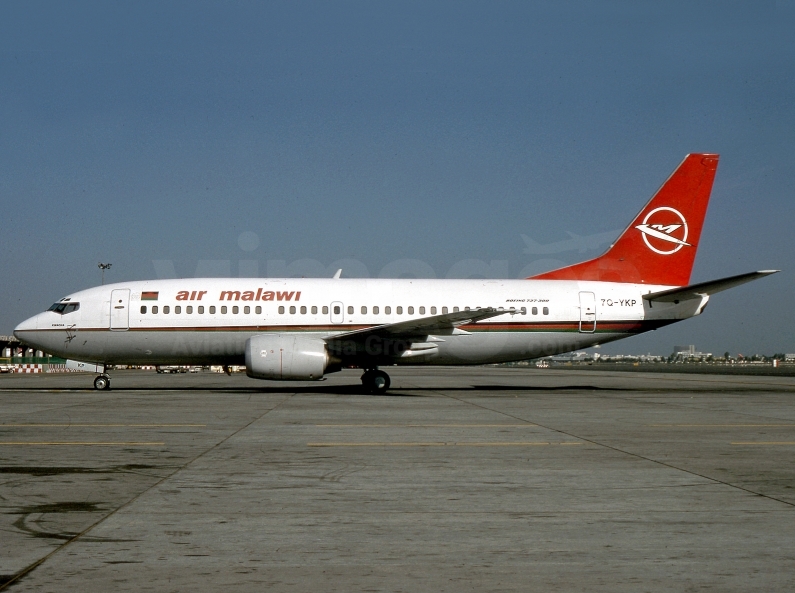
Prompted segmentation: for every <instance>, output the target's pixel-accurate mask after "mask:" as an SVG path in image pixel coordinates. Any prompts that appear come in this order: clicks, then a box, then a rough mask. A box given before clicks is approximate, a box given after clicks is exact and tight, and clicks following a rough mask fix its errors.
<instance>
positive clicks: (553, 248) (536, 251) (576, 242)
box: [522, 230, 620, 255]
mask: <svg viewBox="0 0 795 593" xmlns="http://www.w3.org/2000/svg"><path fill="white" fill-rule="evenodd" d="M619 232H620V231H619V230H615V231H608V232H606V233H596V234H594V235H588V236H585V237H583V236H582V235H577V234H575V233H571V232H569V231H566V234H567V235H568V236H569V237H571V239H567V240H566V241H555V242H554V243H546V244H544V245H542V244H541V243H538V242H537V241H534V240H533V239H531V238H530V237H528V236H527V235H522V241H524V244H525V249H524V252H525V253H526V254H528V255H552V254H554V253H564V252H566V251H579V252H580V253H585V252H586V251H591V250H592V249H596V248H597V247H599V246H600V245H603V244H604V243H610V242H611V241H612V240H613V239H615V238H616V237H617V236H618V233H619Z"/></svg>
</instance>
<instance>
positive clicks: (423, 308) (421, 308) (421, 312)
mask: <svg viewBox="0 0 795 593" xmlns="http://www.w3.org/2000/svg"><path fill="white" fill-rule="evenodd" d="M420 315H425V307H420Z"/></svg>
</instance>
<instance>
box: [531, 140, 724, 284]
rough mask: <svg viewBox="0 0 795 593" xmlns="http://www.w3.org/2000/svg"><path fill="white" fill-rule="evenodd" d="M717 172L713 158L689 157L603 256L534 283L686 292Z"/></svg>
mask: <svg viewBox="0 0 795 593" xmlns="http://www.w3.org/2000/svg"><path fill="white" fill-rule="evenodd" d="M717 168H718V155H717V154H689V155H687V156H686V157H685V160H684V161H682V164H681V165H679V167H678V168H677V169H676V171H674V172H673V174H672V175H671V176H670V177H669V178H668V181H666V182H665V183H664V184H663V185H662V187H661V188H660V189H659V190H657V193H656V194H654V197H653V198H652V199H651V200H650V201H649V203H648V204H646V206H645V207H644V208H643V210H641V211H640V214H638V216H637V217H636V218H635V220H633V221H632V224H630V225H629V226H628V227H627V228H626V230H625V231H624V232H623V233H621V236H620V237H619V238H618V240H617V241H616V242H615V243H613V245H612V246H611V247H610V249H608V250H607V252H606V253H605V254H604V255H602V256H600V257H597V258H596V259H591V260H588V261H585V262H582V263H579V264H574V265H573V266H567V267H565V268H560V269H559V270H553V271H551V272H545V273H543V274H539V275H537V276H532V278H533V279H543V280H601V281H604V282H632V283H636V284H641V283H643V284H663V285H668V286H686V285H687V284H688V283H689V282H690V271H691V270H692V269H693V261H694V260H695V258H696V249H697V248H698V240H699V238H700V237H701V227H702V226H703V225H704V216H705V215H706V213H707V204H708V203H709V194H710V192H711V191H712V181H713V180H714V179H715V171H716V169H717Z"/></svg>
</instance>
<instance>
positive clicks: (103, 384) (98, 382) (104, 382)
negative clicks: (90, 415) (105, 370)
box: [94, 375, 110, 391]
mask: <svg viewBox="0 0 795 593" xmlns="http://www.w3.org/2000/svg"><path fill="white" fill-rule="evenodd" d="M94 389H96V390H97V391H106V390H107V389H110V377H108V376H106V375H99V376H98V377H97V378H96V379H94Z"/></svg>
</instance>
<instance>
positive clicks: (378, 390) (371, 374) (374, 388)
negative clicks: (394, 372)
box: [362, 371, 391, 395]
mask: <svg viewBox="0 0 795 593" xmlns="http://www.w3.org/2000/svg"><path fill="white" fill-rule="evenodd" d="M390 383H391V382H390V380H389V375H387V374H386V373H385V372H384V371H365V373H364V375H362V385H364V388H365V389H366V390H367V391H368V392H370V393H372V394H374V395H381V394H382V393H386V390H387V389H389V385H390Z"/></svg>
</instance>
